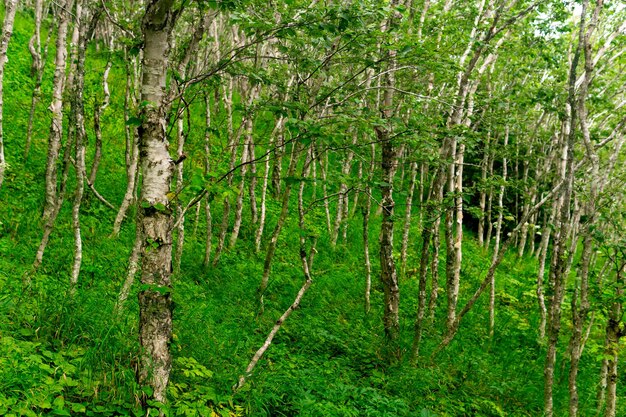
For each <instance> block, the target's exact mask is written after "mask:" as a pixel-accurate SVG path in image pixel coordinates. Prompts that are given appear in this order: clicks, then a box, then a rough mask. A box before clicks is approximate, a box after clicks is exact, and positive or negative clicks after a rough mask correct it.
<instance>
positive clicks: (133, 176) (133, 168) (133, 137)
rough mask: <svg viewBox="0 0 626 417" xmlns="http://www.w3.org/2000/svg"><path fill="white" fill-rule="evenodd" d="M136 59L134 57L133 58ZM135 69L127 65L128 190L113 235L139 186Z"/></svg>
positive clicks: (125, 102)
mask: <svg viewBox="0 0 626 417" xmlns="http://www.w3.org/2000/svg"><path fill="white" fill-rule="evenodd" d="M133 60H134V58H133ZM132 73H133V70H132V68H131V65H128V60H127V65H126V90H125V95H124V123H125V131H124V132H125V135H126V152H125V157H126V178H127V182H126V192H125V193H124V198H123V199H122V204H120V208H119V210H118V212H117V215H116V216H115V221H114V222H113V231H112V233H111V234H112V235H113V236H117V235H118V234H119V232H120V228H121V227H122V222H123V221H124V218H125V217H126V213H127V211H128V208H129V207H130V205H131V204H132V203H133V201H134V200H135V188H136V186H137V183H138V180H137V176H138V174H139V172H138V170H139V140H138V138H137V130H136V129H135V127H134V126H131V125H130V124H129V120H130V112H131V105H132V103H133V102H134V96H133V92H132V89H133V81H132V79H133V78H132V77H133V74H132Z"/></svg>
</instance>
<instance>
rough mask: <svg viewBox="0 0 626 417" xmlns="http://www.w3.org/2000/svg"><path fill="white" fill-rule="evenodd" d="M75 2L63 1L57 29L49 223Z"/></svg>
mask: <svg viewBox="0 0 626 417" xmlns="http://www.w3.org/2000/svg"><path fill="white" fill-rule="evenodd" d="M73 3H74V1H73V0H67V1H62V2H61V3H60V4H59V11H58V13H59V18H58V19H59V20H58V29H57V42H56V57H55V70H54V80H53V81H52V103H51V104H50V107H49V109H50V111H51V112H52V122H51V124H50V135H49V136H48V160H47V162H46V174H45V179H46V200H45V206H44V212H43V218H44V221H48V220H49V219H50V218H51V217H52V216H53V212H54V208H55V206H56V205H57V180H58V178H57V160H58V159H59V153H60V150H61V138H62V136H63V89H64V81H65V65H66V61H67V48H66V45H65V43H66V42H67V39H66V38H67V26H68V24H69V19H70V14H69V10H71V9H72V4H73Z"/></svg>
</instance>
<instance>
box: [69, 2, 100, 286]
mask: <svg viewBox="0 0 626 417" xmlns="http://www.w3.org/2000/svg"><path fill="white" fill-rule="evenodd" d="M79 1H80V0H79ZM78 9H80V10H81V16H80V17H79V21H78V22H77V25H78V26H79V29H78V30H79V37H78V45H77V48H78V49H77V56H76V58H77V59H76V74H75V77H74V88H73V91H72V93H73V94H72V105H73V106H72V107H73V113H74V118H75V121H76V126H75V129H76V130H75V132H74V134H75V136H76V154H75V168H76V192H75V194H74V204H73V205H72V227H73V229H74V243H75V244H74V265H73V267H72V274H71V277H70V285H71V290H72V291H73V290H74V289H75V287H76V284H77V283H78V276H79V274H80V267H81V264H82V260H83V244H82V237H81V231H80V206H81V203H82V200H83V194H84V191H85V142H86V140H87V134H86V132H85V104H84V99H83V90H84V85H85V54H86V50H87V41H88V40H89V39H90V38H91V35H92V34H93V31H94V30H95V27H96V23H97V22H98V18H99V17H100V13H101V11H102V8H101V7H98V8H97V9H96V10H94V13H93V16H92V17H91V21H90V22H89V24H88V23H87V18H88V16H89V8H88V7H85V8H84V9H83V8H79V7H77V10H78Z"/></svg>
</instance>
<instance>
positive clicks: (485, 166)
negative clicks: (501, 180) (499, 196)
mask: <svg viewBox="0 0 626 417" xmlns="http://www.w3.org/2000/svg"><path fill="white" fill-rule="evenodd" d="M489 137H490V135H489V133H487V140H486V143H485V150H484V152H485V153H484V155H483V160H482V162H481V164H480V183H481V188H480V202H479V207H480V217H479V218H478V232H477V235H478V246H480V247H481V248H482V247H483V246H484V245H485V217H486V212H485V209H486V204H487V189H486V183H487V171H488V170H489V159H490V158H489V152H490V150H489Z"/></svg>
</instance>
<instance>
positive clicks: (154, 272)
mask: <svg viewBox="0 0 626 417" xmlns="http://www.w3.org/2000/svg"><path fill="white" fill-rule="evenodd" d="M180 11H181V9H177V10H174V9H173V0H151V1H149V2H148V4H147V5H146V11H145V15H144V17H143V22H142V32H143V37H144V48H143V62H142V69H143V77H142V80H141V100H142V102H145V103H147V104H146V105H145V106H143V107H142V110H141V126H140V127H139V156H140V165H141V172H142V177H143V184H142V187H141V195H140V204H139V211H140V213H141V216H140V228H141V234H142V235H141V236H142V259H141V284H142V289H141V291H140V292H139V342H140V346H141V349H142V353H141V360H140V365H139V373H138V378H139V381H138V382H139V384H140V385H142V386H149V387H150V388H151V389H152V395H150V397H151V399H153V400H155V401H158V402H161V403H164V402H166V401H167V384H168V381H169V374H170V370H171V366H172V357H171V354H170V349H169V344H170V341H171V337H172V302H171V288H172V282H171V274H172V212H171V207H170V201H169V199H168V193H169V191H170V185H171V180H172V173H173V169H174V161H173V160H172V159H171V157H170V154H169V143H168V140H167V132H166V124H165V117H166V114H165V110H166V105H165V103H164V102H163V98H164V97H165V86H166V73H167V65H168V56H169V51H170V43H169V41H170V35H171V32H172V30H173V28H174V25H175V22H176V20H177V18H178V15H179V13H180Z"/></svg>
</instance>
